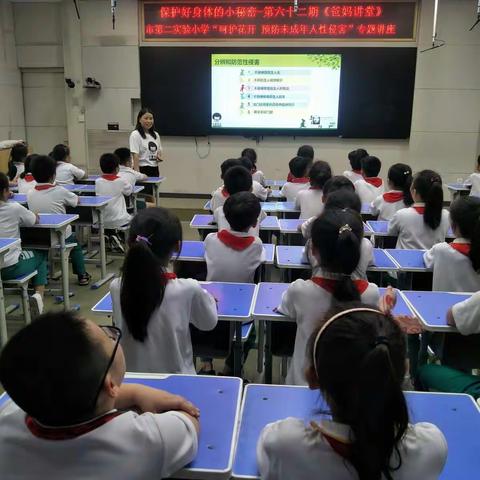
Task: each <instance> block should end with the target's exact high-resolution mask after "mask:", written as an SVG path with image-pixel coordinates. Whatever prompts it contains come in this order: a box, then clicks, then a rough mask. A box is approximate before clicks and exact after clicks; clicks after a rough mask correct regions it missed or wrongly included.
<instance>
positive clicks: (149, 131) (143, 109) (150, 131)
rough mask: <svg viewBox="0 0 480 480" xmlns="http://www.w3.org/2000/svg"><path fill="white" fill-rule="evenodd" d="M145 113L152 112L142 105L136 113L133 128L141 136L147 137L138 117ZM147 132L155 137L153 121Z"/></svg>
mask: <svg viewBox="0 0 480 480" xmlns="http://www.w3.org/2000/svg"><path fill="white" fill-rule="evenodd" d="M146 113H151V114H152V115H153V112H152V111H151V110H150V109H149V108H148V107H144V108H142V109H141V110H140V111H139V112H138V115H137V125H136V126H135V130H137V132H138V133H139V134H140V135H141V136H142V138H147V135H146V134H145V130H144V129H143V127H142V125H141V123H140V119H141V118H142V117H143V116H144V115H145V114H146ZM148 133H149V134H150V135H151V136H152V137H153V138H155V139H156V138H157V134H156V133H155V122H154V123H153V125H152V128H149V129H148Z"/></svg>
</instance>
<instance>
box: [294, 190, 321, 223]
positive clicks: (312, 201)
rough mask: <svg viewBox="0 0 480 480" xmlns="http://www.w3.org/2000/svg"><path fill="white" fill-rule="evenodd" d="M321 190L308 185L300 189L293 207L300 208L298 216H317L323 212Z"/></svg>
mask: <svg viewBox="0 0 480 480" xmlns="http://www.w3.org/2000/svg"><path fill="white" fill-rule="evenodd" d="M323 207H324V203H323V190H322V189H321V188H315V187H310V188H308V189H305V190H300V191H299V192H298V194H297V198H296V199H295V208H296V209H298V210H300V218H311V217H318V215H320V214H321V213H322V212H323Z"/></svg>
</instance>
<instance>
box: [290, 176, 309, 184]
mask: <svg viewBox="0 0 480 480" xmlns="http://www.w3.org/2000/svg"><path fill="white" fill-rule="evenodd" d="M309 181H310V178H308V177H294V176H293V175H292V178H291V179H290V183H308V182H309Z"/></svg>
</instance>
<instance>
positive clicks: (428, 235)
mask: <svg viewBox="0 0 480 480" xmlns="http://www.w3.org/2000/svg"><path fill="white" fill-rule="evenodd" d="M411 193H412V198H413V201H414V203H413V204H412V206H411V207H408V208H402V209H401V210H399V211H398V212H397V213H395V215H394V216H393V218H392V220H390V223H389V225H388V234H389V235H396V236H398V238H397V245H396V248H419V249H424V250H427V249H429V248H432V247H433V246H434V245H435V244H436V243H440V242H444V241H445V236H446V235H447V232H448V229H449V226H450V222H449V214H448V211H447V210H445V209H444V208H443V188H442V178H441V177H440V175H439V174H438V173H437V172H434V171H433V170H422V171H421V172H419V173H417V174H416V175H415V176H414V178H413V182H412V188H411Z"/></svg>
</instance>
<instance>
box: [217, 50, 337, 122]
mask: <svg viewBox="0 0 480 480" xmlns="http://www.w3.org/2000/svg"><path fill="white" fill-rule="evenodd" d="M211 57H212V112H211V115H212V117H211V119H212V128H244V129H247V128H271V129H282V128H284V129H315V130H318V129H322V130H335V129H337V128H338V101H339V97H340V71H341V62H342V56H341V55H338V54H318V55H316V54H284V55H281V54H258V55H255V54H244V55H243V54H212V56H211Z"/></svg>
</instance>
